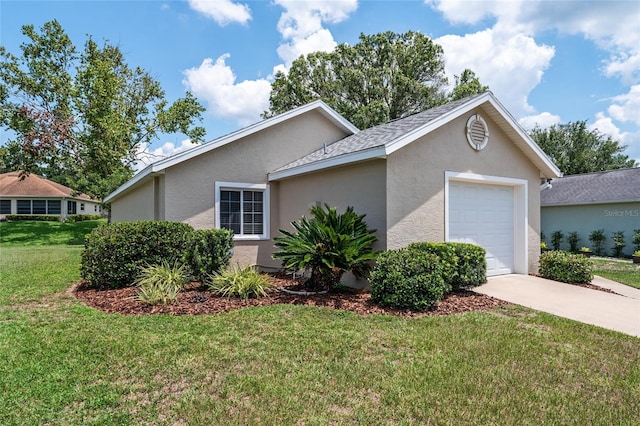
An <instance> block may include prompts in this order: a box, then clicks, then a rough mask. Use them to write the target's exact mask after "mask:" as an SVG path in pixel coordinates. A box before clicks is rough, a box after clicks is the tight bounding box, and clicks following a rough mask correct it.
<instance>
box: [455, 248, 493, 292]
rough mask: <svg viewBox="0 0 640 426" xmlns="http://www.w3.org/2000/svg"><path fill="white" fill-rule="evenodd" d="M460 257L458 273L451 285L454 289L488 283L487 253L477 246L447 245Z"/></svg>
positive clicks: (457, 266)
mask: <svg viewBox="0 0 640 426" xmlns="http://www.w3.org/2000/svg"><path fill="white" fill-rule="evenodd" d="M446 244H447V245H448V246H449V247H451V248H453V250H454V251H455V253H456V256H457V257H458V263H457V265H456V268H457V272H456V274H455V278H454V280H453V282H452V283H451V286H452V287H453V288H454V289H459V288H463V287H476V286H479V285H480V284H484V283H486V282H487V260H486V254H487V251H486V250H485V249H484V248H482V247H480V246H477V245H475V244H469V243H446Z"/></svg>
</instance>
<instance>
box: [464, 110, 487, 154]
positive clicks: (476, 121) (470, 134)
mask: <svg viewBox="0 0 640 426" xmlns="http://www.w3.org/2000/svg"><path fill="white" fill-rule="evenodd" d="M467 141H468V142H469V145H471V148H473V149H475V150H476V151H480V150H481V149H483V148H484V147H485V146H487V142H489V127H487V123H486V122H485V121H484V119H483V118H482V117H480V115H478V114H476V115H472V116H471V117H469V120H467Z"/></svg>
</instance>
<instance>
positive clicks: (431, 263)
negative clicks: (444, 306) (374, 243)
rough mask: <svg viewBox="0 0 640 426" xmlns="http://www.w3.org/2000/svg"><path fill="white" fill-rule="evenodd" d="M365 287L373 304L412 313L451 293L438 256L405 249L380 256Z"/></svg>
mask: <svg viewBox="0 0 640 426" xmlns="http://www.w3.org/2000/svg"><path fill="white" fill-rule="evenodd" d="M369 283H370V285H371V299H372V300H373V301H374V302H376V303H377V304H379V305H381V306H390V307H393V308H399V309H410V310H413V311H425V310H427V309H429V308H431V307H432V306H433V305H434V304H435V303H437V302H438V301H440V300H442V299H443V298H444V295H445V294H446V293H448V292H449V291H451V287H450V286H449V285H448V284H447V283H446V282H445V280H444V279H443V278H442V267H441V266H440V259H439V258H438V256H436V255H435V254H432V253H427V252H425V251H421V250H415V249H413V250H412V249H408V248H404V249H398V250H387V251H384V252H382V253H381V254H380V255H379V256H378V259H377V263H376V266H375V267H374V268H373V271H372V272H371V276H370V279H369Z"/></svg>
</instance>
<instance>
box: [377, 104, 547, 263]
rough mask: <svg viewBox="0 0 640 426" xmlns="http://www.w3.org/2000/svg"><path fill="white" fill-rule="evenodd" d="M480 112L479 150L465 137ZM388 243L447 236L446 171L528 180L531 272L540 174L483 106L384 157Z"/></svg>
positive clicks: (534, 258)
mask: <svg viewBox="0 0 640 426" xmlns="http://www.w3.org/2000/svg"><path fill="white" fill-rule="evenodd" d="M476 113H479V114H480V115H481V116H483V117H484V119H485V120H486V122H487V125H488V127H489V132H490V139H489V143H488V144H487V146H486V147H485V148H484V149H483V150H482V151H479V152H477V151H475V150H473V149H472V148H471V146H470V145H469V144H468V142H467V140H466V133H465V132H466V122H467V119H468V118H469V117H470V116H471V115H473V114H476ZM387 163H388V164H387V229H388V232H387V246H388V247H389V248H399V247H405V246H406V245H408V244H409V243H412V242H415V241H444V239H445V190H444V186H445V172H446V171H449V172H457V173H473V174H477V175H487V176H497V177H505V178H513V179H524V180H527V181H528V190H529V193H528V197H527V204H528V211H527V216H528V246H527V250H528V253H529V256H528V258H529V260H528V261H529V265H528V268H529V271H536V270H537V267H538V257H539V236H538V234H539V229H540V194H539V183H540V179H539V176H540V172H539V170H538V169H537V168H536V167H535V166H534V165H533V163H531V161H529V160H528V159H527V158H526V156H525V155H524V154H523V153H522V151H520V150H519V149H518V148H517V147H516V146H515V145H514V144H513V143H512V142H511V141H510V140H509V139H508V137H507V136H506V135H505V134H504V133H503V132H502V131H501V130H500V128H499V127H498V126H497V125H496V124H495V123H494V122H493V121H492V120H491V119H489V117H488V114H486V113H484V112H483V111H482V110H481V109H477V110H475V111H471V112H469V113H468V114H465V115H464V116H461V117H459V118H457V119H455V120H453V121H452V122H451V123H449V125H447V126H444V127H441V128H440V129H438V130H436V131H434V132H431V133H430V134H428V135H426V136H424V137H423V138H421V139H419V140H417V141H415V142H413V143H411V144H409V145H407V146H406V147H404V148H402V149H400V150H398V151H396V152H394V153H392V154H391V155H389V157H388V159H387Z"/></svg>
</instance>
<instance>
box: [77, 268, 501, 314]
mask: <svg viewBox="0 0 640 426" xmlns="http://www.w3.org/2000/svg"><path fill="white" fill-rule="evenodd" d="M271 280H272V281H273V283H274V284H275V286H276V287H283V286H284V287H289V286H295V285H296V284H298V282H296V281H294V280H291V279H288V278H286V277H283V276H271ZM72 293H73V294H74V295H75V296H76V297H77V298H78V299H79V300H80V301H82V302H84V303H85V304H86V305H88V306H91V307H93V308H96V309H99V310H101V311H104V312H107V313H119V314H124V315H149V314H169V315H208V314H216V313H220V312H229V311H231V310H234V309H240V308H246V307H251V306H269V305H276V304H282V305H285V304H288V305H308V306H324V307H328V308H333V309H343V310H348V311H353V312H355V313H357V314H360V315H363V316H366V315H371V314H388V315H396V316H402V317H420V316H426V315H451V314H460V313H463V312H475V311H487V310H490V309H493V308H496V307H498V306H502V305H508V304H509V303H508V302H504V301H502V300H498V299H495V298H493V297H490V296H485V295H482V294H477V293H474V292H472V291H466V290H462V291H455V292H453V293H451V294H449V295H448V296H447V297H446V298H445V299H444V300H442V301H440V302H438V303H437V305H436V306H434V307H433V308H432V309H431V310H430V311H427V312H412V311H406V310H400V309H391V308H383V307H381V306H378V305H377V304H375V303H374V302H372V301H371V294H369V293H357V292H353V291H348V290H336V291H331V292H329V293H327V294H322V295H313V296H296V295H291V294H286V293H283V292H281V291H278V290H273V291H271V292H270V293H269V296H268V297H263V298H259V299H249V300H242V299H238V298H226V297H219V296H216V295H215V294H214V293H212V292H210V291H208V290H207V289H206V288H204V287H202V286H201V285H200V284H199V283H191V284H189V285H187V286H186V288H185V289H184V290H183V291H182V292H181V293H180V294H179V295H178V301H177V302H175V303H172V304H169V305H147V304H145V303H142V302H138V301H137V300H135V294H136V288H135V287H128V288H123V289H115V290H113V289H105V290H96V289H90V288H87V287H86V286H85V285H83V283H79V284H78V285H76V286H75V287H74V288H73V289H72Z"/></svg>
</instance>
